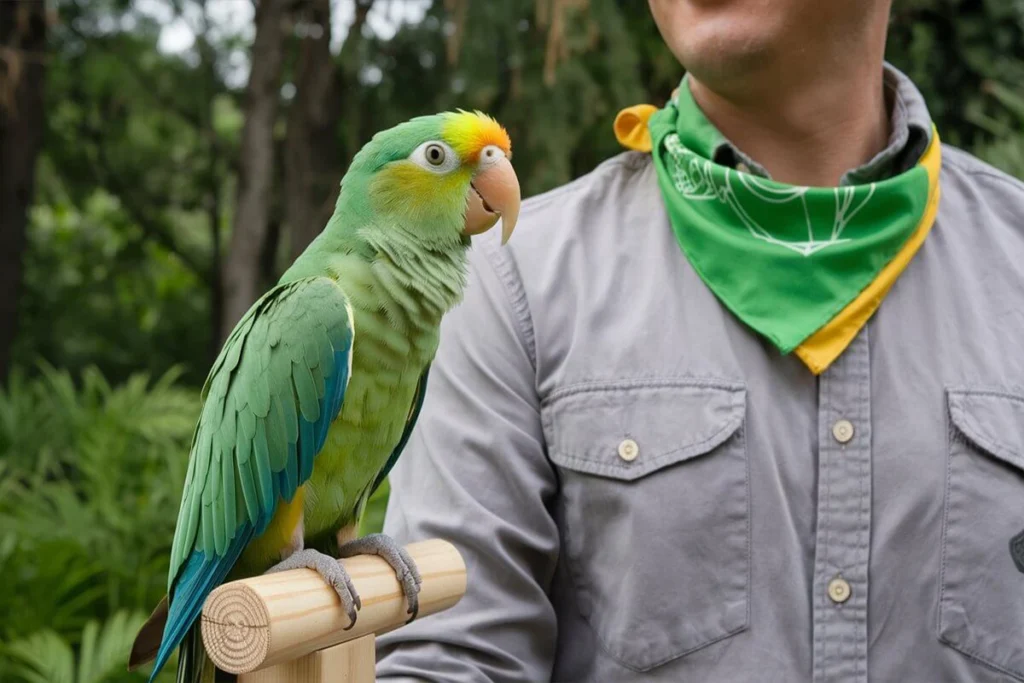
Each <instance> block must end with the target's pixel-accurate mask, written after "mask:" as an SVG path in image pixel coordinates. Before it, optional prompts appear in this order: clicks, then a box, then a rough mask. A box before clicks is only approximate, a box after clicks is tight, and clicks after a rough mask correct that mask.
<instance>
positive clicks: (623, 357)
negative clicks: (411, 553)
mask: <svg viewBox="0 0 1024 683" xmlns="http://www.w3.org/2000/svg"><path fill="white" fill-rule="evenodd" d="M887 83H889V84H890V86H891V88H892V89H893V90H894V100H893V139H892V142H893V144H891V145H890V147H889V149H887V150H886V151H885V152H883V153H882V154H881V155H879V158H876V159H875V160H873V161H872V162H871V164H869V165H868V166H867V167H865V168H864V169H858V170H857V171H853V172H851V174H853V175H851V176H849V177H857V178H858V181H862V180H863V179H865V178H868V177H873V175H874V174H875V173H885V172H891V171H892V170H899V167H900V165H901V163H903V164H905V163H906V162H905V161H903V162H901V161H900V157H901V155H902V156H904V157H906V158H909V159H910V162H909V163H913V159H914V157H916V154H917V153H919V150H918V151H917V152H915V151H914V150H913V149H912V146H913V145H915V144H921V139H920V138H921V131H924V130H927V127H928V126H929V125H930V124H929V121H928V114H927V110H926V109H925V106H924V102H923V100H922V98H921V96H920V94H919V93H918V92H917V90H916V89H915V88H914V86H913V85H912V84H911V83H910V82H909V81H908V80H906V78H905V77H903V76H902V75H900V74H898V73H897V72H895V71H894V70H892V69H891V68H888V69H887ZM940 133H941V131H940ZM942 154H943V161H942V171H941V180H940V183H941V191H942V198H941V204H940V208H939V212H938V218H937V220H936V223H935V226H934V228H933V229H932V232H931V234H930V235H929V236H928V238H927V240H926V241H925V243H924V245H923V247H922V248H921V250H920V251H919V252H918V254H917V255H916V256H915V257H914V259H913V260H912V261H911V263H910V265H909V267H908V268H907V269H906V271H904V273H903V274H902V275H901V276H900V278H899V279H898V280H897V281H896V283H895V285H894V287H893V289H892V290H891V291H890V293H889V295H888V296H887V297H886V299H885V300H884V302H883V303H882V305H881V307H880V309H879V310H878V311H877V313H876V314H875V315H874V316H873V318H872V319H871V320H870V322H869V324H868V325H867V326H866V327H865V328H864V329H862V331H861V332H860V334H859V335H858V336H857V337H856V339H855V340H854V342H853V343H852V344H851V345H850V346H849V347H848V349H847V350H846V351H845V352H844V353H843V355H842V356H841V357H840V358H839V359H838V360H837V361H836V362H835V363H834V364H833V365H832V366H831V367H830V368H829V369H828V370H827V371H826V372H825V373H824V374H822V375H821V376H820V377H815V376H814V375H812V374H811V373H810V372H809V371H808V370H807V368H806V367H805V366H804V365H803V364H802V363H801V362H800V361H799V360H798V359H797V358H795V357H793V356H782V355H780V354H779V353H778V352H777V351H776V350H775V349H774V347H772V346H771V345H770V344H769V343H768V342H766V341H765V340H763V339H762V338H760V337H758V336H757V335H756V334H755V333H753V332H752V331H751V330H750V329H749V328H747V327H745V326H744V325H743V324H742V323H740V322H739V321H738V320H737V319H736V318H735V317H733V316H732V315H731V314H730V313H729V312H728V310H726V309H725V308H724V307H723V306H722V305H721V304H720V303H719V301H718V300H717V299H716V298H715V297H714V295H713V294H712V293H711V292H710V291H709V290H708V288H707V287H706V286H705V285H704V283H703V282H702V281H701V279H700V278H699V277H698V276H697V275H696V273H695V272H694V271H693V269H692V268H691V267H690V265H689V263H688V262H687V260H686V258H685V257H684V255H683V254H682V252H681V250H680V248H679V246H678V245H677V243H676V241H675V238H674V236H673V233H672V230H671V229H670V227H669V224H668V220H667V216H666V214H665V211H664V209H663V207H662V202H661V198H660V195H659V191H658V186H657V181H656V178H655V173H654V168H653V166H652V164H651V162H650V159H649V157H648V156H647V155H644V154H640V153H633V152H630V153H626V154H622V155H620V156H618V157H615V158H614V159H611V160H609V161H607V162H606V163H604V164H602V165H601V166H600V167H599V168H598V169H597V170H595V171H594V172H592V173H590V174H589V175H587V176H585V177H583V178H581V179H579V180H577V181H575V182H573V183H571V184H569V185H567V186H564V187H562V188H560V189H557V190H554V191H552V192H549V193H547V194H544V195H542V196H539V197H535V198H533V199H531V200H529V201H527V202H526V203H525V204H524V208H523V212H522V216H521V220H520V224H519V226H518V228H517V231H516V234H515V235H514V237H513V238H512V240H511V242H510V244H509V246H507V247H505V248H504V249H503V248H501V247H499V246H498V243H497V236H496V235H488V236H485V237H484V238H482V239H479V240H478V241H476V242H475V244H474V247H473V249H472V250H471V253H472V256H471V259H470V262H471V274H470V284H469V287H468V290H467V293H466V298H465V301H464V303H462V304H461V305H460V306H459V307H457V308H456V309H455V310H454V311H453V312H452V313H450V314H449V315H448V316H447V317H446V319H445V320H444V322H443V325H442V336H441V346H440V349H439V352H438V357H437V360H436V362H435V363H434V366H433V370H432V373H431V377H430V383H429V389H428V392H427V399H426V404H425V406H424V409H423V412H422V414H421V416H420V419H419V424H418V426H417V428H416V430H415V432H414V435H413V437H412V440H411V442H410V444H409V447H408V449H407V450H406V452H405V453H404V454H403V456H402V458H401V459H400V460H399V463H398V466H397V467H396V468H395V470H394V471H393V474H392V477H391V484H392V487H393V493H392V498H391V502H390V505H389V507H388V512H387V522H386V531H387V532H388V533H390V534H393V535H394V536H395V537H397V538H398V539H399V540H401V541H403V542H410V541H414V540H419V539H424V538H430V537H440V538H445V539H449V540H450V541H451V542H453V543H455V544H456V545H457V546H458V548H459V549H460V550H461V552H462V553H463V555H464V556H465V558H466V562H467V565H468V570H469V588H468V592H467V594H466V596H465V598H463V599H462V601H461V602H460V603H459V604H458V605H457V606H455V607H454V608H452V609H450V610H448V611H446V612H443V613H440V614H437V615H434V616H430V617H426V618H424V619H422V620H419V621H416V622H413V623H412V624H411V625H409V626H406V627H403V628H401V629H399V630H397V631H395V632H393V633H391V634H388V635H385V636H383V637H381V638H380V639H379V640H378V643H379V650H378V656H379V658H380V661H379V665H378V676H379V678H380V680H386V681H392V682H394V681H399V680H401V681H405V680H428V681H458V682H467V683H468V682H470V681H474V682H475V681H547V680H552V681H612V682H616V683H625V682H628V681H728V682H742V681H758V682H767V681H787V682H791V681H816V682H821V683H824V682H825V681H829V682H840V681H842V682H847V681H849V682H853V681H867V680H871V681H885V682H889V681H894V682H895V681H899V682H903V681H921V682H927V683H935V682H940V681H993V682H994V681H1013V680H1024V573H1022V571H1021V569H1020V568H1018V565H1017V563H1016V562H1015V560H1014V554H1015V550H1016V551H1017V552H1016V555H1017V557H1018V561H1022V560H1024V552H1021V550H1022V548H1021V546H1024V542H1021V543H1019V544H1017V545H1015V544H1013V543H1012V540H1013V539H1014V537H1015V536H1017V534H1019V533H1020V532H1021V531H1022V530H1024V353H1022V348H1024V229H1022V225H1021V223H1022V219H1021V213H1022V208H1024V185H1022V184H1021V183H1020V182H1018V181H1016V180H1014V179H1012V178H1010V177H1009V176H1007V175H1005V174H1002V173H1000V172H998V171H996V170H994V169H992V168H990V167H989V166H986V165H984V164H982V163H981V162H980V161H978V160H976V159H974V158H972V157H970V156H968V155H967V154H965V153H964V152H961V151H957V150H956V149H953V148H950V147H948V146H947V147H944V148H943V150H942ZM736 157H737V159H739V158H740V155H739V154H738V153H736ZM734 161H735V160H734ZM751 163H752V162H751ZM886 167H888V170H882V169H883V168H886ZM872 168H874V170H872ZM736 269H737V277H742V276H743V274H742V271H743V264H742V263H737V264H736ZM1022 567H1024V565H1022Z"/></svg>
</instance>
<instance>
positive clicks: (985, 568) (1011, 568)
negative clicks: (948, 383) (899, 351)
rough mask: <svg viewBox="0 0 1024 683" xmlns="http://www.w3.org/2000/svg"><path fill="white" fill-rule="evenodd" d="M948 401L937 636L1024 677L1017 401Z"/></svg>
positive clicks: (1023, 447)
mask: <svg viewBox="0 0 1024 683" xmlns="http://www.w3.org/2000/svg"><path fill="white" fill-rule="evenodd" d="M948 406H949V425H950V427H949V459H948V463H947V470H946V477H947V480H946V498H945V513H944V514H945V520H944V523H943V533H942V565H941V577H940V594H939V618H938V630H939V638H940V639H941V640H942V641H944V642H945V643H947V644H948V645H950V646H952V647H953V648H955V649H957V650H959V651H960V652H961V653H963V654H965V655H967V656H969V657H971V658H973V659H976V660H978V661H981V662H983V663H985V664H988V665H989V666H991V667H993V668H996V669H998V670H1000V671H1002V672H1004V673H1006V674H1009V675H1011V676H1013V677H1015V678H1017V679H1018V680H1022V681H1024V573H1022V572H1024V533H1022V532H1024V398H1021V397H1015V396H1009V395H1006V394H1001V393H993V392H982V391H951V392H949V394H948ZM1015 537H1016V541H1013V539H1015ZM1011 541H1013V542H1011ZM1014 556H1016V557H1017V560H1016V562H1015V560H1014ZM1018 563H1019V566H1018Z"/></svg>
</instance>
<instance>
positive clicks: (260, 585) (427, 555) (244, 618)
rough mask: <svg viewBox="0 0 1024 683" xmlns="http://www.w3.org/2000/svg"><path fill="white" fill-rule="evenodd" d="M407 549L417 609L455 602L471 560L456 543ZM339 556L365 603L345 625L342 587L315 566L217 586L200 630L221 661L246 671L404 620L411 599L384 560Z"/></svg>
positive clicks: (217, 661)
mask: <svg viewBox="0 0 1024 683" xmlns="http://www.w3.org/2000/svg"><path fill="white" fill-rule="evenodd" d="M406 550H408V552H409V555H410V556H412V559H413V561H414V562H415V563H416V566H417V567H418V568H419V570H420V574H421V575H422V577H423V585H422V587H421V588H420V595H419V601H420V611H419V616H420V617H425V616H427V615H428V614H433V613H434V612H440V611H441V610H443V609H447V608H449V607H451V606H452V605H454V604H455V603H457V602H458V601H459V599H460V598H461V597H462V595H463V594H464V593H465V592H466V564H465V562H463V560H462V555H460V554H459V551H458V550H456V549H455V546H453V545H452V544H451V543H448V542H447V541H442V540H436V539H435V540H429V541H421V542H419V543H412V544H410V545H408V546H406ZM341 563H342V564H343V565H344V567H345V569H346V570H347V571H348V573H349V576H351V577H352V583H353V584H355V587H356V591H357V592H358V593H359V597H360V599H361V600H362V603H363V607H362V609H361V610H359V615H358V618H357V619H356V625H355V627H354V628H352V629H351V630H348V631H345V630H344V629H345V627H347V626H348V625H349V620H348V616H347V615H346V614H345V611H344V610H343V609H342V607H341V600H340V599H339V598H338V594H337V593H335V592H334V589H333V588H332V587H331V586H329V585H328V584H327V583H326V582H325V581H324V580H323V579H322V578H320V575H319V574H317V573H316V572H315V571H313V570H312V569H295V570H292V571H287V572H279V573H277V574H268V575H264V576H257V577H253V578H250V579H242V580H239V581H232V582H231V583H227V584H224V585H223V586H220V587H219V588H217V589H216V590H214V591H213V592H212V593H211V594H210V596H209V597H208V598H207V600H206V604H205V605H204V606H203V616H202V632H203V644H204V645H205V646H206V651H207V653H208V654H209V656H210V659H211V660H213V663H214V664H216V666H217V668H219V669H221V670H223V671H226V672H228V673H233V674H240V673H247V672H250V671H255V670H257V669H262V668H264V667H268V666H273V665H275V664H279V663H281V662H285V661H288V660H291V659H297V658H299V657H302V656H304V655H307V654H309V653H311V652H314V651H316V650H322V649H324V648H327V647H331V646H333V645H337V644H339V643H344V642H347V641H350V640H355V639H356V638H359V637H361V636H365V635H367V634H369V633H378V634H379V633H385V632H387V631H390V630H393V629H395V628H398V627H399V626H402V625H403V624H404V623H405V621H406V620H407V619H408V618H409V615H408V614H406V610H407V609H408V605H407V604H406V601H405V596H404V595H402V589H401V587H400V586H399V584H398V579H397V578H396V577H395V572H394V570H392V569H391V567H390V566H388V564H387V563H386V562H385V561H384V560H382V559H380V558H379V557H375V556H370V555H360V556H358V557H352V558H349V559H346V560H341Z"/></svg>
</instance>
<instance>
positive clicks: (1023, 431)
mask: <svg viewBox="0 0 1024 683" xmlns="http://www.w3.org/2000/svg"><path fill="white" fill-rule="evenodd" d="M949 417H950V419H951V420H952V422H953V425H954V426H955V427H956V428H957V429H958V430H959V431H960V432H961V433H962V434H963V435H964V436H966V437H967V438H968V439H970V440H971V441H972V442H974V444H975V445H976V446H978V447H979V448H982V449H984V450H985V451H986V452H988V453H991V454H992V455H993V456H995V457H997V458H999V459H1000V460H1002V461H1003V462H1005V463H1007V464H1009V465H1012V466H1013V467H1016V468H1017V469H1019V470H1024V398H1022V397H1019V396H1014V395H1011V394H1007V393H1003V392H996V391H979V390H968V389H956V390H950V391H949Z"/></svg>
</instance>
